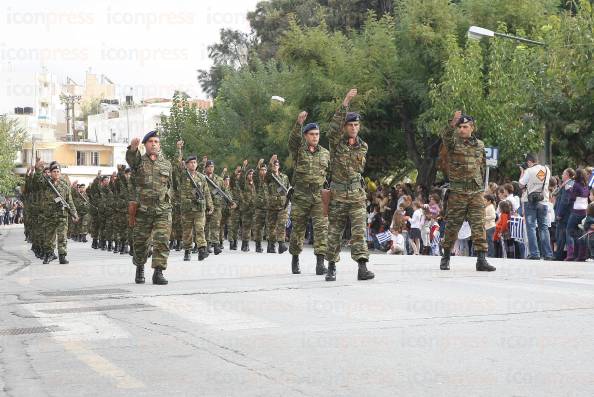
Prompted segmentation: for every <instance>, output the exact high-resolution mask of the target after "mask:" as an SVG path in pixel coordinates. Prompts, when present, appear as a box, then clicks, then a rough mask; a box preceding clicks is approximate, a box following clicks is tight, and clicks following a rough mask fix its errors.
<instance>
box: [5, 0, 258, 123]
mask: <svg viewBox="0 0 594 397" xmlns="http://www.w3.org/2000/svg"><path fill="white" fill-rule="evenodd" d="M258 1H259V0H158V1H156V0H143V1H137V0H119V1H114V0H100V1H89V0H85V1H81V0H51V1H47V0H29V1H20V2H16V1H8V2H7V1H2V2H0V114H2V113H6V112H9V111H10V110H11V109H12V108H14V107H15V106H30V104H28V103H27V102H30V101H31V100H32V98H33V94H32V93H33V92H34V88H33V87H34V83H33V77H34V73H35V72H38V71H40V70H42V68H43V67H45V68H47V70H48V71H50V72H52V73H54V74H55V75H56V77H57V79H58V81H59V82H64V81H65V79H66V77H67V76H69V77H71V78H72V79H73V80H74V81H76V82H77V83H79V84H81V83H83V82H84V76H85V72H86V71H88V70H89V69H90V70H91V71H92V72H93V73H97V74H98V75H101V74H104V75H106V76H107V77H109V79H110V80H112V81H113V82H114V83H115V84H117V85H118V86H119V87H120V91H125V92H123V93H122V92H119V94H120V95H126V94H128V93H129V92H130V88H132V93H133V94H134V97H135V99H136V98H139V99H140V98H148V97H166V98H169V97H171V96H172V94H173V91H174V90H176V89H181V90H184V91H186V92H188V93H189V94H190V96H192V97H197V98H205V97H206V96H205V94H203V93H202V91H201V89H200V86H199V84H198V81H197V79H196V76H197V72H196V70H197V69H208V68H209V67H210V65H211V62H210V60H209V58H208V50H207V47H208V46H209V45H210V44H213V43H215V42H217V41H218V38H219V31H220V29H222V28H230V29H237V30H241V31H245V32H248V31H249V23H248V22H247V19H246V14H247V12H248V11H251V10H253V9H254V8H255V5H256V4H257V3H258Z"/></svg>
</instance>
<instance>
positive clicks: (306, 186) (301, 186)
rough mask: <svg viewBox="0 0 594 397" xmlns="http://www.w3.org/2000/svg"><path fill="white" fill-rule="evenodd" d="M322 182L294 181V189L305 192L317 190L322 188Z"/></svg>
mask: <svg viewBox="0 0 594 397" xmlns="http://www.w3.org/2000/svg"><path fill="white" fill-rule="evenodd" d="M323 186H324V184H322V183H296V184H295V190H300V191H306V192H319V191H320V190H322V187H323Z"/></svg>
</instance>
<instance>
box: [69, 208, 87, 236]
mask: <svg viewBox="0 0 594 397" xmlns="http://www.w3.org/2000/svg"><path fill="white" fill-rule="evenodd" d="M89 218H90V216H89V214H80V213H79V214H78V222H77V223H73V224H72V234H74V235H78V234H87V233H88V230H89Z"/></svg>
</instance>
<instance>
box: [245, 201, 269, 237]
mask: <svg viewBox="0 0 594 397" xmlns="http://www.w3.org/2000/svg"><path fill="white" fill-rule="evenodd" d="M267 212H268V211H267V210H266V208H256V210H255V211H254V224H253V228H252V232H253V236H254V241H257V242H261V241H262V236H263V234H264V228H265V227H266V213H267ZM244 240H245V239H244Z"/></svg>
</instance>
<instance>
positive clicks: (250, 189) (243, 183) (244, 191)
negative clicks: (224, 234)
mask: <svg viewBox="0 0 594 397" xmlns="http://www.w3.org/2000/svg"><path fill="white" fill-rule="evenodd" d="M256 178H257V176H256V175H255V174H254V180H255V179H256ZM239 182H240V183H239V186H240V187H241V207H240V208H241V212H244V211H251V210H253V209H254V208H255V206H256V196H257V195H258V190H257V189H256V183H255V182H253V183H248V181H247V172H243V173H242V174H241V178H240V181H239Z"/></svg>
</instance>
